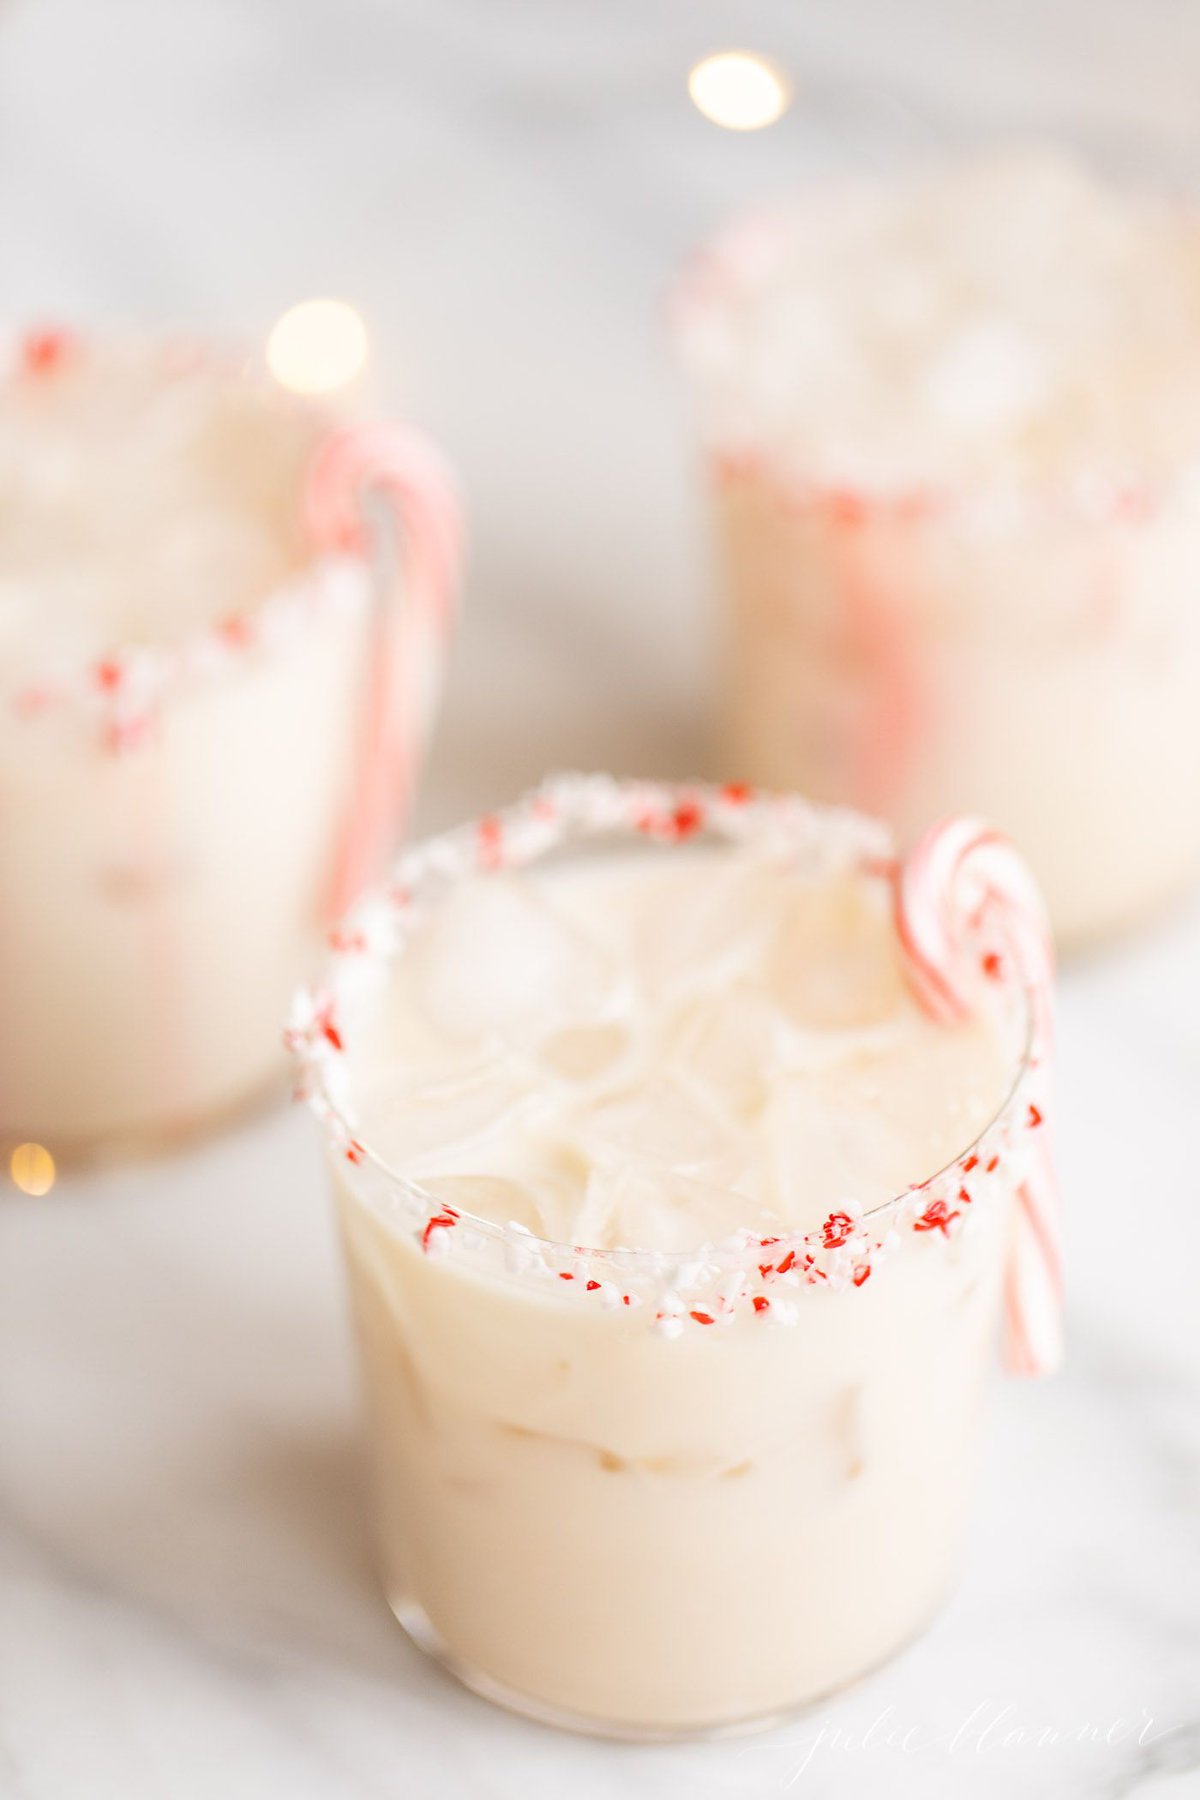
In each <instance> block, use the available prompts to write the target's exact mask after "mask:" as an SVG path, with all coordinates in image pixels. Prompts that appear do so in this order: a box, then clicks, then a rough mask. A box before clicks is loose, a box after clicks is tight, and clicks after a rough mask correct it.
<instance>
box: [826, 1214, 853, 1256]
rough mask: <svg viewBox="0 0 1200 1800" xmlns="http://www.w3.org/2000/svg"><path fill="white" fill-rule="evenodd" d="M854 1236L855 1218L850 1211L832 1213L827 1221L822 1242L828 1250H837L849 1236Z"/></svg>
mask: <svg viewBox="0 0 1200 1800" xmlns="http://www.w3.org/2000/svg"><path fill="white" fill-rule="evenodd" d="M853 1236H854V1220H853V1219H852V1218H851V1217H850V1214H849V1213H844V1212H835V1213H830V1215H829V1217H828V1218H827V1219H826V1221H825V1226H824V1230H823V1232H822V1236H821V1242H822V1243H823V1244H824V1246H825V1248H826V1249H827V1250H836V1249H837V1248H838V1246H839V1244H844V1243H845V1242H846V1240H847V1238H852V1237H853Z"/></svg>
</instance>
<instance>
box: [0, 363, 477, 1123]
mask: <svg viewBox="0 0 1200 1800" xmlns="http://www.w3.org/2000/svg"><path fill="white" fill-rule="evenodd" d="M386 436H387V434H386V433H383V434H381V431H380V429H379V428H373V429H372V428H366V427H361V428H351V429H350V430H348V431H343V432H337V431H335V430H334V427H333V424H332V422H331V421H330V419H329V418H327V417H326V416H325V414H324V413H323V412H321V411H319V410H318V409H316V408H314V407H313V406H311V405H307V404H305V405H301V404H299V403H297V402H296V401H294V400H292V399H290V398H289V397H288V396H286V395H285V394H284V393H283V392H282V391H281V390H279V389H278V388H277V387H275V385H274V384H273V383H270V382H268V381H267V380H266V378H265V377H264V376H259V375H256V374H255V373H254V372H253V370H251V369H249V368H248V367H245V366H243V365H241V364H239V363H233V364H227V363H224V362H221V361H219V360H218V359H216V358H215V357H213V356H212V355H211V354H208V353H206V352H203V351H201V350H197V349H195V348H189V347H187V346H183V345H178V344H169V345H167V344H154V345H146V344H145V343H141V342H131V343H124V342H108V343H104V344H99V345H94V344H86V343H84V342H82V341H81V340H78V339H75V338H70V337H66V336H64V335H62V334H61V333H38V334H34V335H33V336H31V337H29V338H27V339H26V340H24V342H23V343H20V344H16V345H14V346H13V347H12V354H11V361H10V366H9V367H8V368H7V370H6V371H5V375H4V379H3V381H0V476H2V480H0V489H2V499H0V1018H2V1019H3V1022H4V1029H3V1032H2V1033H0V1140H3V1139H6V1138H7V1139H10V1140H11V1139H35V1140H38V1141H40V1142H42V1143H44V1144H46V1145H48V1146H49V1148H50V1150H51V1151H52V1152H53V1153H54V1154H56V1155H59V1154H68V1155H69V1154H71V1153H72V1152H75V1151H78V1150H87V1149H91V1148H93V1147H97V1146H101V1145H110V1144H113V1143H115V1142H120V1141H124V1140H127V1139H140V1138H143V1137H145V1136H146V1135H151V1136H154V1137H158V1136H161V1135H162V1134H163V1133H173V1132H176V1131H179V1130H183V1129H186V1128H188V1127H190V1126H193V1125H195V1124H196V1123H197V1122H199V1121H202V1120H207V1119H209V1118H211V1117H213V1116H215V1115H218V1114H220V1113H222V1112H223V1111H225V1110H226V1109H228V1108H229V1107H232V1106H234V1105H235V1104H237V1103H240V1102H241V1101H242V1100H244V1099H245V1097H246V1096H247V1095H249V1094H251V1093H252V1092H254V1091H255V1090H257V1089H260V1088H261V1087H262V1086H263V1085H264V1084H266V1083H268V1082H271V1081H273V1080H277V1079H278V1077H279V1074H280V1057H279V1048H278V1021H279V1015H280V1011H281V1009H282V1008H285V1007H286V1004H287V996H288V994H289V992H290V991H291V989H292V987H293V986H294V984H295V982H296V980H297V979H298V978H299V977H300V976H302V975H303V972H304V970H305V969H306V967H308V966H309V962H310V959H311V957H312V955H313V953H314V950H315V949H316V947H317V944H318V942H319V933H320V929H321V927H322V925H323V924H325V923H326V922H327V921H328V920H329V918H330V917H331V916H333V914H334V912H335V911H336V909H337V908H338V906H339V905H340V904H341V903H342V902H344V901H345V900H347V899H348V898H350V895H351V891H352V890H353V888H354V886H355V885H356V884H357V883H358V882H360V881H361V879H362V877H363V876H364V875H365V874H366V873H368V872H369V871H370V869H371V867H372V866H374V867H378V862H379V858H380V856H381V855H385V854H387V853H388V852H389V851H390V849H391V847H392V846H393V844H394V841H395V831H396V828H397V826H398V823H399V815H400V812H401V810H402V801H403V798H404V795H405V792H406V789H407V785H408V783H409V781H410V780H411V775H412V767H413V762H414V759H415V752H416V746H417V744H418V743H419V740H420V736H421V731H422V729H423V725H424V722H425V718H426V717H427V713H428V702H429V699H430V698H431V695H432V691H433V680H432V674H433V669H432V663H433V648H434V646H435V645H436V644H437V643H438V642H439V641H440V636H441V625H442V618H441V616H440V615H439V613H438V607H437V604H436V599H435V598H432V597H431V594H432V590H433V589H438V590H439V591H440V594H441V598H442V600H443V601H446V600H448V597H449V594H450V592H451V591H452V583H453V573H452V569H451V568H450V567H449V566H448V564H449V562H450V561H451V560H452V558H450V557H443V558H442V561H441V562H440V563H439V562H437V557H436V555H434V556H432V557H431V554H430V550H429V545H428V543H427V541H426V540H427V539H428V537H429V535H430V533H429V530H428V529H427V528H426V525H425V522H426V521H428V520H429V519H431V518H436V520H437V526H436V529H437V530H441V529H442V521H443V519H444V517H447V516H448V515H449V513H450V512H451V511H452V508H453V500H452V495H449V489H448V487H447V484H446V481H445V479H444V478H443V477H441V476H439V474H438V473H437V471H436V470H434V469H432V462H433V459H432V453H429V452H426V451H424V450H423V448H422V447H421V446H420V445H419V444H414V442H413V440H412V438H411V435H407V436H406V435H405V434H401V433H399V432H397V433H395V434H393V436H392V437H391V438H390V439H388V440H387V441H384V439H385V438H386ZM422 457H424V458H425V462H426V463H427V464H429V465H430V467H418V466H417V465H418V464H419V463H420V461H421V458H422ZM360 486H374V487H376V488H382V489H385V490H387V491H389V493H391V494H393V495H394V496H396V498H395V504H394V510H395V513H396V514H397V516H398V520H399V522H400V523H401V525H402V535H403V538H404V546H403V550H402V554H401V557H400V563H401V579H400V581H399V583H398V584H397V588H396V591H395V592H394V593H393V592H392V591H391V590H389V591H388V592H387V593H386V594H385V593H384V592H383V591H382V590H379V589H378V584H377V583H376V581H375V579H374V577H373V575H372V567H371V562H370V560H369V558H368V556H367V554H366V551H367V544H366V539H365V535H364V533H363V532H362V531H361V530H360V531H359V532H358V534H357V536H356V534H355V532H354V529H353V528H354V523H355V520H356V519H357V518H358V508H359V502H360V498H361V496H360V493H359V488H360ZM400 490H403V492H402V493H401V492H400ZM448 495H449V497H447V496H448ZM445 535H447V532H445V531H443V536H445ZM431 564H436V570H435V572H434V573H433V574H431V573H430V569H431ZM401 590H403V591H401ZM397 711H400V712H403V713H404V714H405V717H406V719H407V725H405V723H404V721H403V720H401V721H399V722H398V721H397V719H396V717H395V716H394V715H395V714H396V713H397ZM381 781H382V787H381V786H380V783H381ZM389 797H390V801H391V802H392V810H391V815H390V816H387V817H385V816H384V814H385V812H386V810H387V809H386V804H385V803H386V801H387V800H388V799H389Z"/></svg>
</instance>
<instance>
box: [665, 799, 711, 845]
mask: <svg viewBox="0 0 1200 1800" xmlns="http://www.w3.org/2000/svg"><path fill="white" fill-rule="evenodd" d="M703 824H704V814H703V812H702V811H701V810H700V808H699V807H698V806H697V805H696V802H695V801H694V800H681V801H680V803H679V805H678V806H677V807H676V808H675V811H674V812H673V813H672V814H671V828H672V830H673V831H674V833H675V836H676V837H677V838H688V837H694V836H695V834H696V832H698V831H699V830H700V828H701V826H702V825H703Z"/></svg>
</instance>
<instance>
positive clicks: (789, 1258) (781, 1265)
mask: <svg viewBox="0 0 1200 1800" xmlns="http://www.w3.org/2000/svg"><path fill="white" fill-rule="evenodd" d="M795 1261H796V1252H795V1251H794V1250H789V1251H788V1253H787V1255H786V1256H784V1257H781V1258H780V1260H779V1261H778V1262H777V1263H776V1265H775V1273H776V1274H777V1275H786V1274H787V1272H788V1270H789V1269H790V1268H791V1267H792V1266H793V1264H794V1263H795Z"/></svg>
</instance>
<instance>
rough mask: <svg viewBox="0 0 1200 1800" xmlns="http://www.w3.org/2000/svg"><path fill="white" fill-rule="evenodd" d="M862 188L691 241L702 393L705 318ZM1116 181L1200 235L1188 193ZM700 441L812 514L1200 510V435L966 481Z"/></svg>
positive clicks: (688, 282) (680, 271)
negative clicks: (1060, 466) (1144, 460)
mask: <svg viewBox="0 0 1200 1800" xmlns="http://www.w3.org/2000/svg"><path fill="white" fill-rule="evenodd" d="M951 160H952V159H947V158H946V157H944V156H942V157H937V158H934V159H932V160H921V161H918V162H915V163H914V164H913V171H912V172H913V173H914V174H917V175H919V174H920V173H922V172H924V173H926V174H928V173H930V172H931V171H933V170H936V169H938V168H944V167H946V166H949V165H950V161H951ZM902 184H903V183H902V182H901V183H897V182H896V181H895V180H894V179H893V180H888V181H887V182H886V183H884V184H878V183H876V184H873V185H886V186H888V187H889V188H894V187H897V186H900V185H902ZM862 185H863V183H862V179H861V177H860V178H859V179H857V180H856V179H854V178H853V177H850V178H847V177H843V178H842V179H841V180H838V179H837V178H836V177H833V178H829V177H826V178H820V177H812V178H810V179H809V180H808V181H807V182H805V183H803V184H801V185H800V186H798V187H797V188H794V189H793V190H792V191H791V192H790V193H789V194H787V195H783V196H780V197H778V198H777V199H776V200H775V201H774V202H773V203H768V204H764V205H759V206H751V207H742V208H740V209H735V210H734V211H732V212H731V213H730V214H728V215H727V216H726V217H725V218H724V219H723V220H722V221H721V222H719V223H718V224H717V226H716V227H715V229H712V230H710V231H708V232H707V233H705V234H704V235H703V236H702V237H700V238H699V239H698V240H697V241H696V242H694V243H693V244H692V246H691V248H690V249H689V250H688V251H687V252H686V253H685V254H684V256H683V259H682V261H681V263H680V264H679V266H678V267H677V269H676V271H675V274H674V276H673V278H672V280H671V282H670V284H669V286H668V289H667V297H666V305H665V308H664V311H665V318H666V329H667V337H668V340H669V342H670V344H671V346H672V348H673V350H674V352H675V355H676V357H677V359H678V362H679V365H680V367H681V369H682V372H683V374H684V375H685V377H686V378H687V380H688V381H689V383H690V384H691V386H692V388H693V390H694V391H695V392H697V393H703V392H704V391H705V389H706V388H708V387H709V386H710V385H711V375H710V372H709V371H708V370H707V369H706V368H705V367H704V366H703V363H702V359H701V358H700V357H698V356H697V355H695V354H694V353H693V351H692V350H691V349H690V348H689V346H688V343H687V338H688V334H689V331H690V330H691V329H692V328H693V326H694V325H695V324H696V322H698V321H703V320H706V319H712V318H715V317H717V316H719V315H720V313H721V312H722V310H723V309H724V308H725V307H726V306H727V305H728V303H729V300H730V296H731V292H732V291H733V290H734V289H741V290H743V291H745V292H746V293H756V292H761V291H762V289H763V287H764V285H765V281H766V278H767V276H768V274H769V272H770V267H771V265H772V262H773V258H774V256H775V255H776V254H777V252H778V249H779V248H780V247H785V246H786V245H787V243H788V242H789V241H790V240H791V239H792V238H793V237H794V236H795V235H796V234H797V233H799V232H801V231H802V230H803V225H804V218H805V213H806V210H812V209H813V208H814V207H815V206H820V205H821V204H822V203H824V202H827V201H828V200H829V198H830V197H833V198H836V197H837V196H838V195H839V194H845V193H849V192H853V191H855V190H856V189H859V188H861V187H862ZM1106 186H1108V187H1110V188H1111V187H1114V186H1116V187H1117V188H1118V191H1120V192H1122V193H1124V194H1125V195H1126V196H1129V197H1131V198H1132V200H1133V201H1134V202H1135V203H1146V202H1151V203H1153V204H1155V205H1156V206H1160V207H1161V208H1163V209H1164V210H1169V211H1170V212H1171V213H1172V214H1173V215H1175V216H1177V217H1178V219H1179V220H1180V222H1181V223H1183V224H1190V227H1191V230H1192V234H1193V235H1194V236H1195V235H1200V212H1198V211H1197V209H1196V207H1195V205H1194V203H1192V202H1191V201H1189V200H1188V199H1187V198H1186V197H1185V196H1183V195H1176V196H1173V195H1171V194H1167V193H1160V192H1157V191H1155V190H1153V189H1149V188H1146V189H1143V188H1139V187H1137V186H1136V185H1130V184H1117V183H1112V182H1108V183H1106ZM764 252H765V255H764ZM1198 344H1200V339H1198ZM700 437H701V441H702V444H703V447H704V449H705V452H706V454H707V455H708V456H709V457H710V458H711V459H712V460H713V461H714V462H715V463H716V464H717V466H718V468H720V467H721V465H722V464H726V465H729V466H731V467H737V466H741V467H743V468H744V467H746V466H749V465H751V464H753V465H755V466H756V469H757V472H760V473H764V474H766V475H767V476H768V477H769V479H770V481H771V484H772V485H773V486H774V487H776V488H777V490H778V491H780V492H782V493H785V494H786V495H787V496H788V497H789V499H792V500H800V501H804V502H806V503H808V504H809V505H811V506H813V507H814V509H819V508H820V507H821V506H822V505H824V504H832V505H836V504H837V503H838V501H839V500H842V499H845V498H847V497H850V498H852V499H853V500H854V501H855V502H857V503H858V504H859V505H861V506H862V507H864V508H865V509H867V510H868V511H869V510H870V509H873V508H878V509H879V511H880V512H881V513H884V512H887V511H889V510H892V511H893V512H894V513H899V514H900V515H901V516H907V517H908V518H909V519H910V520H911V519H914V518H920V517H925V518H933V517H938V518H940V517H947V516H956V517H957V516H961V515H966V516H967V517H971V516H972V515H975V514H978V515H979V516H981V517H986V516H987V514H988V512H989V511H991V512H993V513H995V512H996V511H997V510H999V509H1002V508H1009V509H1013V508H1016V507H1023V508H1025V509H1026V514H1027V515H1028V514H1037V513H1039V512H1041V513H1043V514H1045V515H1046V516H1055V515H1062V516H1065V517H1068V518H1077V519H1081V520H1084V521H1085V522H1087V523H1089V524H1093V525H1094V524H1096V523H1105V522H1107V523H1119V524H1125V525H1130V524H1144V523H1145V522H1146V521H1147V519H1148V518H1150V517H1152V516H1153V515H1154V514H1155V513H1156V512H1159V511H1164V510H1166V509H1167V508H1168V507H1170V506H1172V505H1173V504H1174V503H1176V502H1178V501H1182V502H1184V505H1185V507H1186V510H1187V511H1188V512H1191V513H1197V514H1200V440H1198V441H1197V444H1196V448H1195V453H1194V454H1193V455H1192V456H1191V457H1186V458H1184V457H1177V458H1174V459H1172V464H1171V466H1170V467H1168V468H1159V469H1154V468H1151V467H1149V466H1147V465H1145V464H1135V463H1129V464H1126V465H1123V466H1122V467H1120V468H1118V467H1116V466H1110V467H1107V468H1106V467H1104V466H1103V465H1100V464H1097V463H1096V462H1095V461H1094V460H1093V461H1090V462H1089V460H1088V458H1087V457H1086V456H1085V455H1081V456H1080V457H1079V458H1077V459H1076V460H1075V461H1074V462H1073V463H1072V464H1071V465H1070V466H1069V467H1065V468H1064V470H1063V471H1061V472H1060V473H1058V474H1054V475H1042V476H1039V475H1037V474H1032V473H1031V474H1025V475H1015V476H1008V477H1004V476H996V477H987V476H984V477H981V478H967V477H963V476H961V475H957V474H954V473H949V474H947V473H946V472H943V473H942V474H941V475H940V476H928V475H926V476H922V475H921V474H919V473H914V474H913V475H911V476H902V477H900V478H897V479H887V478H885V477H881V476H878V475H874V476H873V475H871V474H867V475H866V476H860V475H851V474H849V473H848V474H847V475H846V476H845V477H844V478H842V477H838V476H836V475H825V474H819V473H818V472H817V471H815V470H812V469H806V468H805V467H804V460H803V459H801V458H791V457H790V456H789V454H788V452H787V450H786V448H785V447H780V446H778V445H775V444H773V443H772V442H771V434H770V433H769V432H763V431H759V432H754V431H753V430H741V431H736V430H735V431H731V432H724V431H718V430H711V431H710V430H701V433H700Z"/></svg>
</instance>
